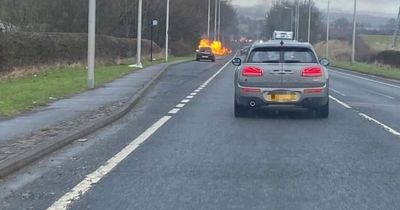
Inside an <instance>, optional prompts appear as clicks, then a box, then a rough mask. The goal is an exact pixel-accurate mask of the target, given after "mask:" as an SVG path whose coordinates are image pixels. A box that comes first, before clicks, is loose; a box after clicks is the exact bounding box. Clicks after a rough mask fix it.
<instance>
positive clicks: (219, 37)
mask: <svg viewBox="0 0 400 210" xmlns="http://www.w3.org/2000/svg"><path fill="white" fill-rule="evenodd" d="M221 1H222V0H219V2H218V37H217V40H218V41H221Z"/></svg>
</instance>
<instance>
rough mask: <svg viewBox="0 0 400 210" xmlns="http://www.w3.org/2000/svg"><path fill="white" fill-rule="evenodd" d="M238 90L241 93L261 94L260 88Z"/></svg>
mask: <svg viewBox="0 0 400 210" xmlns="http://www.w3.org/2000/svg"><path fill="white" fill-rule="evenodd" d="M240 90H241V91H242V92H243V93H261V89H260V88H249V87H243V88H240Z"/></svg>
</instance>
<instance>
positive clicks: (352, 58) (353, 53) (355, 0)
mask: <svg viewBox="0 0 400 210" xmlns="http://www.w3.org/2000/svg"><path fill="white" fill-rule="evenodd" d="M356 30H357V0H354V13H353V43H352V51H351V62H352V63H355V62H356V58H355V57H356V56H355V54H356Z"/></svg>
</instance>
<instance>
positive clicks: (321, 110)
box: [315, 103, 329, 118]
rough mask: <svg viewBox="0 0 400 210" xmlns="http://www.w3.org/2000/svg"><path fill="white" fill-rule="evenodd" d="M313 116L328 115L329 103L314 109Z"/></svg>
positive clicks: (322, 116) (324, 116)
mask: <svg viewBox="0 0 400 210" xmlns="http://www.w3.org/2000/svg"><path fill="white" fill-rule="evenodd" d="M315 116H316V117H317V118H328V117H329V103H327V104H326V105H324V106H321V107H318V108H316V109H315Z"/></svg>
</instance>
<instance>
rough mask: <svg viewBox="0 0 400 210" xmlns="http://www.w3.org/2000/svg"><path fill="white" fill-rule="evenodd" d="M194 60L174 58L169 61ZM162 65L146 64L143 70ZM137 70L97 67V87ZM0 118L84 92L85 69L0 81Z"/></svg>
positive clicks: (57, 70)
mask: <svg viewBox="0 0 400 210" xmlns="http://www.w3.org/2000/svg"><path fill="white" fill-rule="evenodd" d="M192 58H193V57H192V56H190V57H175V58H171V59H170V60H171V61H176V60H189V59H192ZM160 63H163V61H161V60H160V61H155V62H152V63H150V62H145V63H144V66H150V65H155V64H160ZM135 70H137V69H134V68H130V67H128V65H127V64H123V65H98V66H97V67H96V70H95V75H96V87H98V86H101V85H103V84H105V83H107V82H110V81H113V80H115V79H117V78H120V77H122V76H124V75H126V74H128V73H131V72H133V71H135ZM0 90H1V91H0V116H12V115H15V114H18V113H21V112H23V111H26V110H29V109H32V108H34V107H37V106H42V105H46V104H48V103H49V102H51V101H53V100H57V99H61V98H65V97H67V96H71V95H73V94H76V93H79V92H82V91H85V90H87V71H86V69H85V67H70V68H59V69H49V70H47V71H44V72H43V73H40V74H38V75H29V76H25V77H22V78H17V79H7V80H3V81H0Z"/></svg>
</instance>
